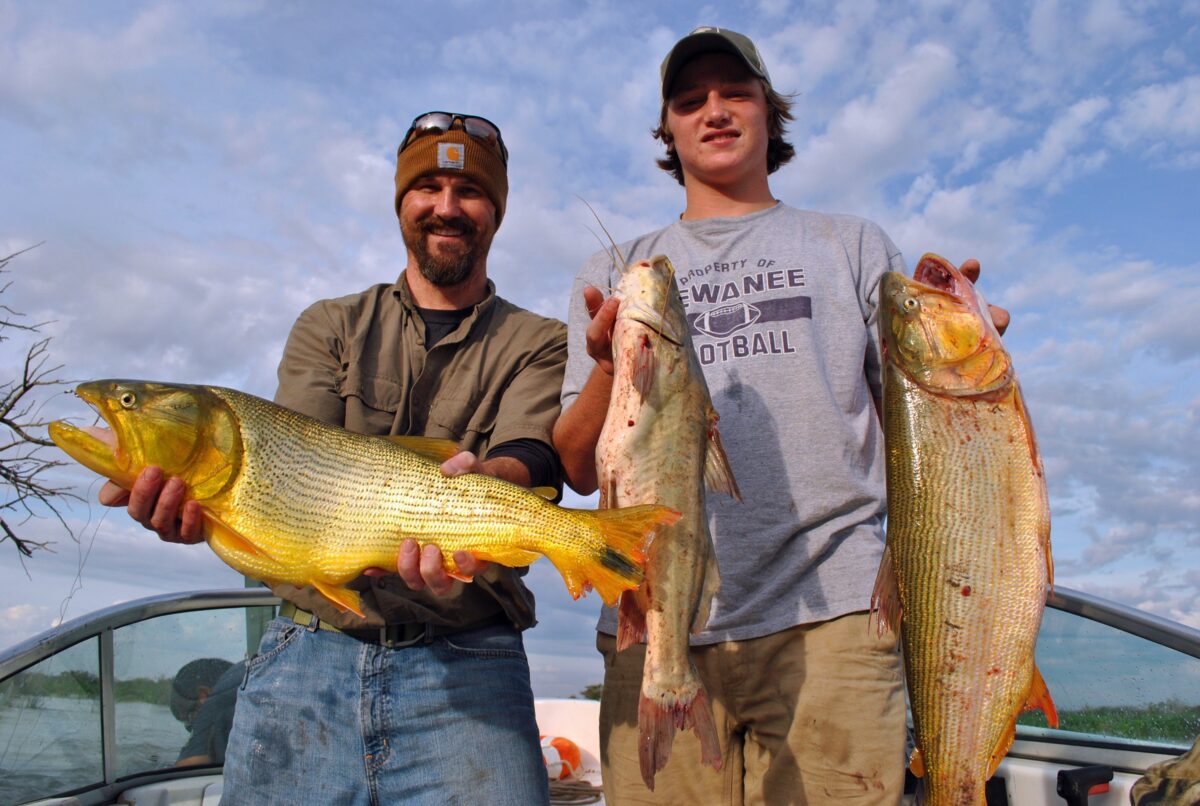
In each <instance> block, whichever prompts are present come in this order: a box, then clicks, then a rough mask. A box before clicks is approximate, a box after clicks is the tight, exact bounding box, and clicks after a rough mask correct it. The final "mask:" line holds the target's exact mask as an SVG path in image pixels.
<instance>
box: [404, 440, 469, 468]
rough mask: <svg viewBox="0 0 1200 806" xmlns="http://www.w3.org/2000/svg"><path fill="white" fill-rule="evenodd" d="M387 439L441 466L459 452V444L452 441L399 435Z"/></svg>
mask: <svg viewBox="0 0 1200 806" xmlns="http://www.w3.org/2000/svg"><path fill="white" fill-rule="evenodd" d="M387 439H389V440H391V441H392V442H395V443H396V444H397V445H399V446H400V447H401V448H404V449H405V450H409V451H412V452H413V453H415V454H417V455H418V456H423V457H425V458H426V459H428V460H429V461H431V462H437V463H438V464H439V465H440V464H441V463H442V462H444V461H446V460H447V459H449V458H450V457H451V456H454V454H456V453H458V452H459V451H458V443H457V442H455V441H454V440H452V439H438V438H437V437H412V436H401V435H399V434H396V435H393V436H390V437H387Z"/></svg>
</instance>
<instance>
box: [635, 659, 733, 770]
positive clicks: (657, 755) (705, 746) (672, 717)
mask: <svg viewBox="0 0 1200 806" xmlns="http://www.w3.org/2000/svg"><path fill="white" fill-rule="evenodd" d="M697 683H699V681H697ZM686 728H691V729H692V730H693V731H694V732H695V734H696V738H697V739H699V740H700V762H701V763H702V764H707V765H709V766H710V767H712V768H713V769H714V770H719V769H721V762H722V761H723V759H722V756H721V743H720V740H718V739H717V727H716V721H715V720H714V719H713V712H712V705H711V704H710V703H709V701H708V694H707V693H706V692H705V690H704V685H703V684H699V690H698V691H696V693H695V694H694V695H692V696H691V699H690V700H685V699H684V697H683V695H679V694H677V693H675V692H662V693H660V694H659V695H658V696H657V697H647V696H646V691H645V687H644V686H643V688H642V695H641V698H640V699H639V700H638V762H639V763H640V765H641V770H642V780H643V781H645V782H646V786H648V787H649V788H650V791H652V792H653V791H654V775H655V773H657V772H658V771H659V770H661V769H662V768H663V767H665V766H667V760H668V759H669V758H670V757H671V745H672V743H674V741H675V732H676V731H678V730H684V729H686Z"/></svg>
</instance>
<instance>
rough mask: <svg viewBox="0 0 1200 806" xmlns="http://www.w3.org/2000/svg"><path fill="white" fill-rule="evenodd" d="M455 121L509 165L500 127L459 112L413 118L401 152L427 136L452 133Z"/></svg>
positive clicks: (426, 114)
mask: <svg viewBox="0 0 1200 806" xmlns="http://www.w3.org/2000/svg"><path fill="white" fill-rule="evenodd" d="M454 121H458V122H459V123H461V124H462V127H463V131H465V132H466V133H467V134H468V135H470V136H471V137H473V138H474V139H476V140H479V141H481V142H484V143H487V144H488V145H490V146H491V147H492V148H493V149H495V150H496V151H497V152H499V154H500V159H501V161H503V162H504V164H505V166H507V165H508V149H507V148H506V147H505V145H504V138H502V137H501V136H500V127H499V126H497V125H496V124H495V123H492V122H491V121H490V120H488V119H487V118H481V117H479V116H478V115H463V114H459V113H458V112H426V113H425V114H423V115H417V116H416V117H415V118H413V122H412V125H411V126H409V127H408V132H407V133H406V134H405V135H404V140H402V141H401V142H402V143H403V145H402V146H400V151H401V152H403V151H404V149H406V148H408V147H409V146H410V145H412V143H413V141H414V140H417V139H419V138H421V137H423V136H425V135H426V134H430V133H434V134H442V133H444V132H448V131H450V129H451V128H453V126H454Z"/></svg>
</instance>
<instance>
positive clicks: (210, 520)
mask: <svg viewBox="0 0 1200 806" xmlns="http://www.w3.org/2000/svg"><path fill="white" fill-rule="evenodd" d="M204 524H205V526H206V527H207V528H206V530H205V531H206V532H207V534H206V535H205V537H206V539H207V540H208V543H209V545H210V546H211V545H212V544H213V543H214V542H215V543H217V546H213V551H216V552H217V554H218V555H220V554H221V552H220V551H218V546H219V547H220V548H222V549H224V550H226V551H228V552H230V553H235V554H249V555H250V556H251V557H258V558H260V559H264V560H270V561H271V562H273V563H276V564H278V561H277V560H276V559H275V558H274V557H272V556H271V555H270V554H268V553H267V552H265V551H263V550H262V549H261V548H259V547H258V546H256V545H254V543H253V542H252V541H251V540H250V539H249V538H247V537H245V536H244V535H243V534H242V533H241V532H238V531H237V530H235V529H233V528H232V527H230V526H229V525H227V524H225V523H223V522H222V521H220V520H218V519H217V518H216V517H215V516H213V515H211V514H209V513H208V512H205V513H204ZM222 559H224V557H223V556H222Z"/></svg>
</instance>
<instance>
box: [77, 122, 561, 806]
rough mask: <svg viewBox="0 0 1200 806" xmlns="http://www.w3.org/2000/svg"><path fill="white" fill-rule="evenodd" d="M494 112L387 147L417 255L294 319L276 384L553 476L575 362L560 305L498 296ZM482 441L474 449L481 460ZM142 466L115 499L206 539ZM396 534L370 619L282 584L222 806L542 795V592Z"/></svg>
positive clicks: (188, 538) (337, 417) (324, 405)
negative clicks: (493, 275) (549, 307)
mask: <svg viewBox="0 0 1200 806" xmlns="http://www.w3.org/2000/svg"><path fill="white" fill-rule="evenodd" d="M507 162H508V151H507V149H506V148H505V145H504V142H503V139H502V138H501V136H500V130H499V129H498V128H497V127H496V125H495V124H493V123H491V122H490V121H488V120H486V119H484V118H481V117H478V116H475V115H466V114H459V113H446V112H429V113H426V114H423V115H419V116H418V117H417V118H416V119H415V120H414V121H413V124H412V126H411V127H410V129H409V131H408V133H407V134H406V135H405V136H404V139H403V140H402V141H401V144H400V148H399V152H398V155H397V159H396V183H395V188H396V191H395V210H396V214H397V216H398V218H399V222H400V231H401V234H402V236H403V239H404V244H405V247H406V251H407V264H406V266H405V268H404V271H403V272H401V274H400V277H399V279H397V280H396V281H395V282H394V283H392V282H389V283H381V284H379V285H375V286H372V287H371V288H369V289H367V290H366V291H364V292H362V293H359V294H352V295H350V296H346V297H341V298H339V299H333V300H323V301H320V302H317V303H315V304H314V305H312V306H311V307H309V308H308V309H307V310H305V311H304V312H303V313H302V314H301V315H300V317H299V319H298V320H297V322H296V324H295V326H294V327H293V328H292V332H291V335H290V336H289V337H288V340H287V345H286V347H285V349H284V354H283V359H282V361H281V362H280V366H279V389H278V391H277V392H276V395H275V401H276V402H277V403H279V404H281V405H283V406H287V407H288V408H291V409H295V410H296V411H299V412H302V413H304V414H307V415H310V416H312V417H315V418H317V419H318V420H322V421H324V422H326V423H331V424H333V425H338V426H342V427H344V428H347V429H349V430H351V431H356V432H360V433H366V434H380V435H387V434H400V435H414V436H426V437H437V438H445V439H451V440H454V441H456V442H457V443H458V445H459V447H460V448H461V449H463V452H462V453H459V454H458V455H456V456H454V457H453V458H451V459H449V460H448V461H447V462H446V463H445V464H444V465H443V466H442V470H443V472H445V473H447V474H448V475H456V474H459V473H465V472H476V473H487V474H490V475H493V476H498V477H500V478H504V479H507V480H508V481H512V482H515V483H517V484H521V485H524V486H538V487H544V486H548V487H561V469H560V466H559V463H558V459H557V456H556V455H555V453H554V451H553V449H552V448H551V446H550V442H551V429H552V427H553V424H554V422H555V420H556V418H557V416H558V410H559V403H558V393H559V389H560V387H561V383H562V374H563V366H564V362H565V359H566V332H565V327H564V326H563V324H562V323H561V322H558V321H556V320H553V319H547V318H544V317H541V316H537V315H535V314H533V313H530V312H528V311H525V310H522V309H521V308H518V307H517V306H515V305H513V304H511V303H509V302H507V301H506V300H504V299H502V298H501V297H499V296H497V294H496V289H495V285H494V284H493V283H492V281H491V280H489V279H488V274H487V256H488V251H489V248H490V246H491V242H492V237H493V236H494V235H495V233H496V230H497V228H498V227H499V225H500V222H501V220H502V219H503V217H504V209H505V202H506V200H507V195H508V174H507ZM477 457H478V458H477ZM156 470H157V469H156V468H148V469H147V470H146V471H145V472H144V473H143V474H142V475H141V476H140V477H139V479H138V480H137V482H136V483H135V484H134V486H133V489H132V490H131V491H129V492H128V493H125V492H123V491H121V490H120V489H119V488H116V487H115V485H113V486H106V488H105V489H104V490H102V491H101V500H102V502H104V503H109V504H114V505H119V504H122V503H123V504H125V505H126V506H127V508H128V511H129V514H130V515H131V516H132V517H133V518H134V519H135V520H138V521H140V522H142V523H143V524H145V525H146V526H147V527H148V528H151V529H153V530H155V531H156V532H158V533H159V535H160V536H161V537H162V538H163V539H165V540H175V541H182V542H196V541H198V540H201V539H203V528H202V524H201V522H200V521H201V519H200V513H199V508H198V507H197V506H196V504H195V502H194V501H189V502H187V503H184V502H183V499H184V490H183V485H182V482H180V481H179V480H178V479H167V480H164V479H163V478H162V474H161V472H155V471H156ZM455 560H456V562H457V563H458V567H459V569H460V570H461V571H462V572H463V573H464V574H466V575H467V576H471V575H474V581H473V584H464V583H463V582H462V581H458V580H453V579H451V578H449V577H448V576H447V575H446V573H445V571H444V570H443V566H442V555H441V553H440V551H439V550H438V549H437V547H436V546H433V545H426V546H424V547H420V546H417V545H416V544H415V543H414V542H413V541H411V540H407V541H405V542H404V543H403V544H402V545H401V548H400V552H399V556H398V558H397V569H396V571H397V572H398V574H397V573H391V572H389V571H388V570H386V569H374V570H373V571H372V572H371V573H369V574H364V575H363V576H362V577H360V578H359V579H358V580H356V581H355V582H354V583H351V587H353V588H354V589H355V590H357V591H358V592H359V593H360V594H361V596H362V606H363V609H364V612H365V618H359V617H357V616H355V615H354V614H351V613H343V612H339V611H338V610H337V609H336V608H334V607H333V606H332V605H331V604H329V602H328V601H327V600H325V599H324V597H322V596H321V595H320V594H318V593H317V592H316V591H315V590H313V589H311V588H296V587H294V586H291V585H283V584H281V585H275V586H274V591H275V593H277V594H278V595H279V596H281V597H282V598H283V599H284V600H285V602H286V603H285V604H284V605H283V607H282V608H281V610H280V617H279V618H277V619H276V620H274V621H273V622H272V623H271V624H270V626H269V627H268V629H267V632H266V634H265V635H264V637H263V640H262V644H261V647H260V649H259V653H258V654H257V655H256V656H255V657H254V658H252V659H251V660H250V661H249V669H248V671H247V674H246V683H245V684H244V686H243V687H242V690H241V692H240V693H239V696H238V707H237V713H236V715H235V718H234V725H233V732H232V734H231V736H230V741H229V747H228V750H227V753H226V761H225V791H224V798H223V800H222V803H224V804H226V806H228V805H229V804H241V803H246V804H260V803H285V802H286V803H311V804H328V803H346V804H356V803H363V804H366V803H400V802H403V803H406V804H426V803H428V804H439V806H440V804H445V803H467V802H474V801H475V800H476V799H478V798H479V797H480V796H481V793H486V799H487V800H488V801H489V802H493V803H501V804H513V806H518V804H519V806H526V805H527V804H536V803H545V802H546V801H547V798H548V795H547V776H546V769H545V765H544V763H543V761H542V754H541V749H540V746H539V741H538V730H537V725H536V722H535V720H534V707H533V694H532V690H531V687H530V681H529V664H528V661H527V659H526V656H525V650H524V645H523V642H522V639H521V631H522V630H524V629H526V628H528V627H530V626H532V625H533V624H534V601H533V595H532V593H531V592H530V591H529V589H528V588H527V587H526V586H525V585H524V583H523V581H522V579H521V577H522V575H523V574H524V572H525V569H520V570H515V569H512V568H506V567H503V566H499V565H494V564H487V563H481V562H477V561H476V560H475V559H474V558H473V557H472V556H470V555H469V554H466V553H463V552H457V553H456V554H455Z"/></svg>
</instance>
